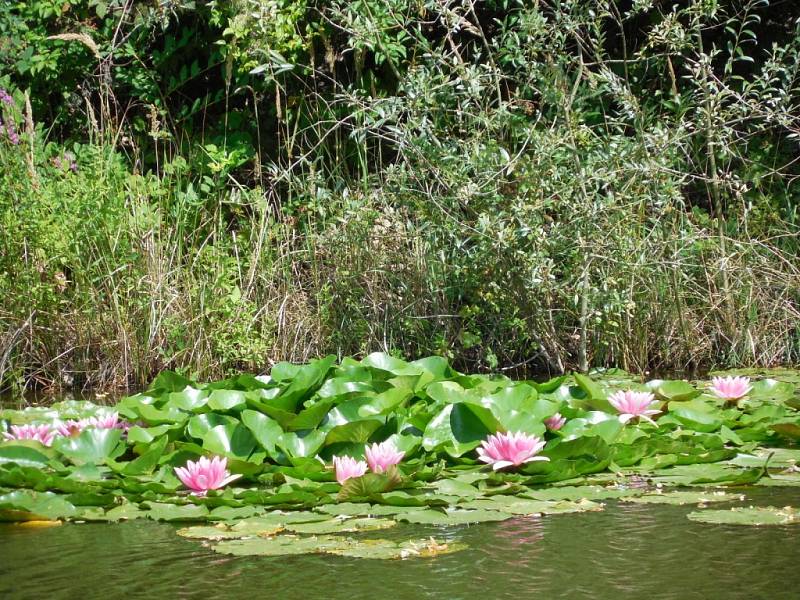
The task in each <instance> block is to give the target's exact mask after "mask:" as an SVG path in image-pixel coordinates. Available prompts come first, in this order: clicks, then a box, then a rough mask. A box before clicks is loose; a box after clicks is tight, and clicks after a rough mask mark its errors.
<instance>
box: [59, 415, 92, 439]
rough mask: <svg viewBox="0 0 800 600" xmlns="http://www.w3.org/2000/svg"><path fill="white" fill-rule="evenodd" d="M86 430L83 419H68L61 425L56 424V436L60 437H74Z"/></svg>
mask: <svg viewBox="0 0 800 600" xmlns="http://www.w3.org/2000/svg"><path fill="white" fill-rule="evenodd" d="M85 428H86V420H85V419H78V420H76V419H69V420H67V421H64V422H63V423H58V424H57V425H56V431H57V432H58V435H60V436H62V437H75V436H78V435H80V434H81V432H82V431H83V430H84V429H85Z"/></svg>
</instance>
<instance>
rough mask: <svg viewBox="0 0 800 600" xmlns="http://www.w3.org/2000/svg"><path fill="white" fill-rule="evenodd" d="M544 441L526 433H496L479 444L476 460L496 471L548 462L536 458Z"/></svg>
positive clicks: (542, 457) (545, 458)
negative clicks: (532, 462)
mask: <svg viewBox="0 0 800 600" xmlns="http://www.w3.org/2000/svg"><path fill="white" fill-rule="evenodd" d="M544 444H545V442H544V440H542V439H541V438H538V437H536V436H535V435H529V434H527V433H522V432H521V431H520V432H517V433H498V434H496V435H490V436H489V437H488V438H486V439H485V440H483V441H482V442H481V446H480V448H478V458H479V460H482V461H483V462H485V463H488V464H490V465H492V469H494V470H495V471H497V470H498V469H503V468H505V467H510V466H515V467H518V466H519V465H521V464H524V463H528V462H531V461H535V460H550V459H549V458H547V457H546V456H536V455H537V454H538V453H539V452H541V451H542V448H544Z"/></svg>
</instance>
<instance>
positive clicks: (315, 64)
mask: <svg viewBox="0 0 800 600" xmlns="http://www.w3.org/2000/svg"><path fill="white" fill-rule="evenodd" d="M799 18H800V9H798V7H797V6H796V4H795V3H793V2H787V1H780V0H774V1H773V2H767V1H766V0H730V1H721V0H720V1H715V0H702V1H701V0H689V1H680V2H669V3H664V2H659V1H655V0H636V1H634V2H612V3H607V2H596V1H594V0H592V1H587V2H552V1H545V0H542V1H538V0H536V1H525V2H523V1H519V2H517V1H514V0H495V1H485V2H473V1H471V0H464V1H452V0H418V1H413V2H407V1H403V2H400V1H388V2H387V1H382V2H377V1H372V0H359V1H356V2H338V1H333V0H332V1H317V0H238V1H234V2H224V3H223V2H204V1H197V2H188V1H184V0H176V1H172V2H162V3H152V2H143V1H122V0H33V1H29V2H16V1H12V2H6V3H3V5H2V6H1V7H0V87H2V88H3V89H4V90H5V91H6V94H5V95H3V96H2V98H0V111H1V112H2V115H1V116H0V119H2V121H3V129H2V134H0V237H1V238H2V242H0V297H2V302H0V380H2V382H3V386H4V387H7V388H8V387H13V388H16V389H21V388H29V387H35V386H46V387H60V386H72V385H78V386H84V387H95V388H111V387H118V386H123V387H124V386H130V387H136V388H139V389H141V388H142V387H144V385H146V384H147V383H148V382H149V381H150V380H151V379H152V378H153V377H154V376H155V374H156V373H158V372H160V371H161V370H162V369H167V368H169V369H175V370H179V371H181V372H182V373H183V374H184V375H187V376H189V377H199V378H202V379H209V378H213V377H224V376H228V375H230V374H232V373H234V372H238V371H241V370H246V371H254V372H259V371H260V372H265V371H267V370H268V369H269V367H270V366H271V365H273V364H275V363H277V362H279V361H282V360H288V361H292V362H307V361H308V360H309V359H311V358H313V357H318V356H323V355H326V354H329V353H332V354H335V355H338V356H339V357H342V356H346V355H350V354H355V355H359V356H365V355H367V354H369V353H370V352H372V351H375V350H381V351H385V352H389V353H391V354H393V355H395V356H398V357H417V356H425V355H429V354H436V355H439V356H442V357H446V358H448V359H450V360H452V361H453V362H454V365H455V366H456V367H457V368H461V369H463V370H469V371H476V370H480V371H486V370H506V372H508V373H515V372H519V373H525V372H530V373H534V372H537V371H546V372H550V373H558V372H562V371H564V370H569V369H586V368H587V367H590V366H607V365H614V366H622V367H625V368H627V369H629V370H633V371H645V370H647V369H685V368H708V367H712V366H715V365H716V366H719V365H724V366H737V365H774V364H780V363H788V362H793V361H796V360H797V358H798V353H799V352H800V331H799V330H798V322H800V321H798V301H799V300H800V294H799V292H800V277H799V272H798V264H799V263H798V261H797V254H798V214H797V206H798V194H799V192H798V185H797V183H796V180H797V176H798V163H797V161H796V159H797V156H798V139H799V138H798V135H799V134H800V110H798V99H799V98H798V91H799V90H800V82H799V80H798V68H800V67H798V65H800V56H798V54H800V22H799V21H798V19H799Z"/></svg>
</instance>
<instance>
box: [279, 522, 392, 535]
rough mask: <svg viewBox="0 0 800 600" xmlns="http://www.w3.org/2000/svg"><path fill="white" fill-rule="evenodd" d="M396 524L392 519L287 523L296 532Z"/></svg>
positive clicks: (384, 527) (320, 532)
mask: <svg viewBox="0 0 800 600" xmlns="http://www.w3.org/2000/svg"><path fill="white" fill-rule="evenodd" d="M395 525H397V522H396V521H393V520H391V519H370V518H363V519H331V520H329V521H317V522H315V523H293V524H290V525H287V526H286V529H287V530H289V531H293V532H294V533H311V534H323V533H351V532H357V531H374V530H377V529H388V528H390V527H394V526H395Z"/></svg>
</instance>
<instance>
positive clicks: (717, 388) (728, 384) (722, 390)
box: [711, 376, 753, 400]
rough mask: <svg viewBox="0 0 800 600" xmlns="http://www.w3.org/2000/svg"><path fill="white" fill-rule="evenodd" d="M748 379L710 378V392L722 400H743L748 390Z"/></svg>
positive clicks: (750, 388) (730, 377)
mask: <svg viewBox="0 0 800 600" xmlns="http://www.w3.org/2000/svg"><path fill="white" fill-rule="evenodd" d="M752 389H753V388H752V387H751V386H750V378H749V377H741V376H740V377H735V376H728V377H712V378H711V391H712V392H713V393H714V394H715V395H716V396H717V397H718V398H722V399H724V400H739V399H741V398H744V397H745V396H746V395H747V394H748V393H749V392H750V390H752Z"/></svg>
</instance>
